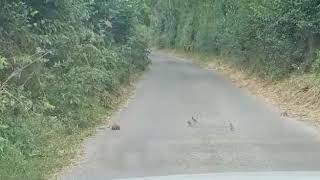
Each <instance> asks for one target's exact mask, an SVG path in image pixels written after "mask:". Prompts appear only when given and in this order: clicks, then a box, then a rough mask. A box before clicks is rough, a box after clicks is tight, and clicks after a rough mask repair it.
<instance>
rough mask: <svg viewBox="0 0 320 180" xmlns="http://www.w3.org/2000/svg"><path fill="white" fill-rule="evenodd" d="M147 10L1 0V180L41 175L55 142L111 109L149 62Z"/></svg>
mask: <svg viewBox="0 0 320 180" xmlns="http://www.w3.org/2000/svg"><path fill="white" fill-rule="evenodd" d="M148 11H149V10H148V8H147V6H146V3H145V2H144V0H1V1H0V82H1V84H0V179H41V178H43V176H44V174H43V173H46V171H47V170H48V169H50V171H51V170H53V168H54V166H56V165H57V164H55V163H54V162H51V163H50V162H49V163H48V162H46V161H48V160H50V157H57V158H58V157H59V153H61V152H59V151H61V148H58V147H57V146H59V145H58V144H55V142H59V143H60V144H63V142H64V141H66V142H67V140H68V138H67V137H68V136H71V135H74V134H77V133H79V132H80V131H81V130H82V129H86V128H89V127H93V126H94V125H96V124H97V122H98V120H97V117H98V116H99V115H101V114H105V113H106V112H107V110H108V109H111V108H113V107H112V106H113V99H114V98H116V97H117V96H119V93H118V90H119V88H120V87H121V86H122V85H123V84H126V83H128V81H129V79H130V77H131V76H132V75H133V74H135V73H137V72H139V71H143V70H144V69H145V68H146V67H147V65H148V63H149V60H148V58H147V54H148V52H147V49H146V48H147V44H146V38H145V36H144V34H146V27H147V26H148V24H149V23H150V22H149V16H148ZM62 150H63V149H62ZM51 164H52V165H51ZM47 166H48V167H47Z"/></svg>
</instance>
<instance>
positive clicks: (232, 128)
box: [229, 122, 234, 131]
mask: <svg viewBox="0 0 320 180" xmlns="http://www.w3.org/2000/svg"><path fill="white" fill-rule="evenodd" d="M229 128H230V131H234V126H233V124H232V123H231V122H230V123H229Z"/></svg>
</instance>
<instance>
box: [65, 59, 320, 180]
mask: <svg viewBox="0 0 320 180" xmlns="http://www.w3.org/2000/svg"><path fill="white" fill-rule="evenodd" d="M151 59H152V61H153V64H152V66H151V67H150V70H149V71H148V72H147V73H146V74H145V75H144V77H143V78H142V80H141V81H140V82H139V83H138V85H137V89H136V94H135V96H134V97H133V98H132V100H131V101H130V102H129V104H128V106H127V107H125V108H124V109H123V110H122V111H121V112H120V113H119V114H118V115H117V116H116V117H114V120H115V121H116V122H118V123H119V124H120V125H121V130H120V131H111V130H110V129H105V130H100V131H99V132H98V133H97V135H96V136H95V137H93V138H90V139H89V140H88V141H87V142H86V143H85V149H84V152H85V153H84V157H83V160H82V161H81V162H80V163H79V165H77V166H75V167H73V168H71V169H70V170H68V171H67V172H65V173H63V177H62V179H64V180H102V179H114V178H127V177H144V176H159V175H172V174H194V173H212V172H239V171H240V172H248V171H298V170H299V171H303V170H320V140H319V133H318V132H317V130H315V129H313V128H311V127H307V126H306V125H304V124H303V123H301V122H298V121H296V120H292V119H287V118H284V117H280V113H279V112H277V111H276V110H274V108H273V107H271V106H270V105H268V104H266V103H265V102H263V101H261V100H259V99H257V98H255V97H253V96H252V95H249V93H248V92H246V90H244V89H240V88H237V87H236V86H234V85H233V84H232V82H231V81H229V80H228V79H227V78H225V77H223V76H221V75H219V74H218V73H215V72H212V71H208V70H204V69H201V68H200V67H198V66H196V65H194V64H192V63H190V62H188V61H183V60H181V59H179V58H176V57H173V56H169V55H166V54H163V53H153V54H152V55H151ZM192 117H194V118H195V119H196V120H197V121H198V123H194V122H193V121H192ZM187 121H192V126H191V127H189V125H188V123H187Z"/></svg>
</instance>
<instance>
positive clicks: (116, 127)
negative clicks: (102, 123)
mask: <svg viewBox="0 0 320 180" xmlns="http://www.w3.org/2000/svg"><path fill="white" fill-rule="evenodd" d="M111 130H113V131H118V130H120V126H119V125H118V124H113V125H112V126H111Z"/></svg>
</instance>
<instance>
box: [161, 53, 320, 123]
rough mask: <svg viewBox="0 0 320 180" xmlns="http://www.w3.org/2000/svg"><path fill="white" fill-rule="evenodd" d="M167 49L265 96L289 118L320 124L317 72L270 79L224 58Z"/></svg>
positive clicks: (319, 92) (258, 94)
mask: <svg viewBox="0 0 320 180" xmlns="http://www.w3.org/2000/svg"><path fill="white" fill-rule="evenodd" d="M166 51H167V52H169V53H173V54H176V55H178V56H179V57H182V58H188V59H191V60H192V61H193V62H195V63H196V64H198V65H200V66H202V67H204V68H206V69H210V70H216V71H218V72H219V73H222V74H224V75H225V76H227V77H228V78H230V79H231V80H232V82H233V83H235V84H236V86H238V87H239V88H246V89H248V90H249V91H250V93H252V94H254V95H255V96H257V97H262V98H263V99H264V100H266V101H267V102H269V103H271V104H273V105H275V106H276V107H279V109H280V111H281V112H285V113H286V114H288V116H289V117H292V118H295V119H298V120H301V121H305V122H306V123H308V124H312V125H314V126H317V127H319V126H320V80H319V78H318V76H317V75H315V74H292V75H290V76H289V77H288V78H284V79H281V80H267V79H263V78H260V77H258V76H257V75H255V74H254V73H250V72H248V71H246V70H241V69H239V68H236V67H235V66H232V65H231V64H229V63H227V62H228V61H226V60H227V59H226V58H224V57H219V56H212V55H206V54H201V53H185V52H184V51H181V50H166Z"/></svg>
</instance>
